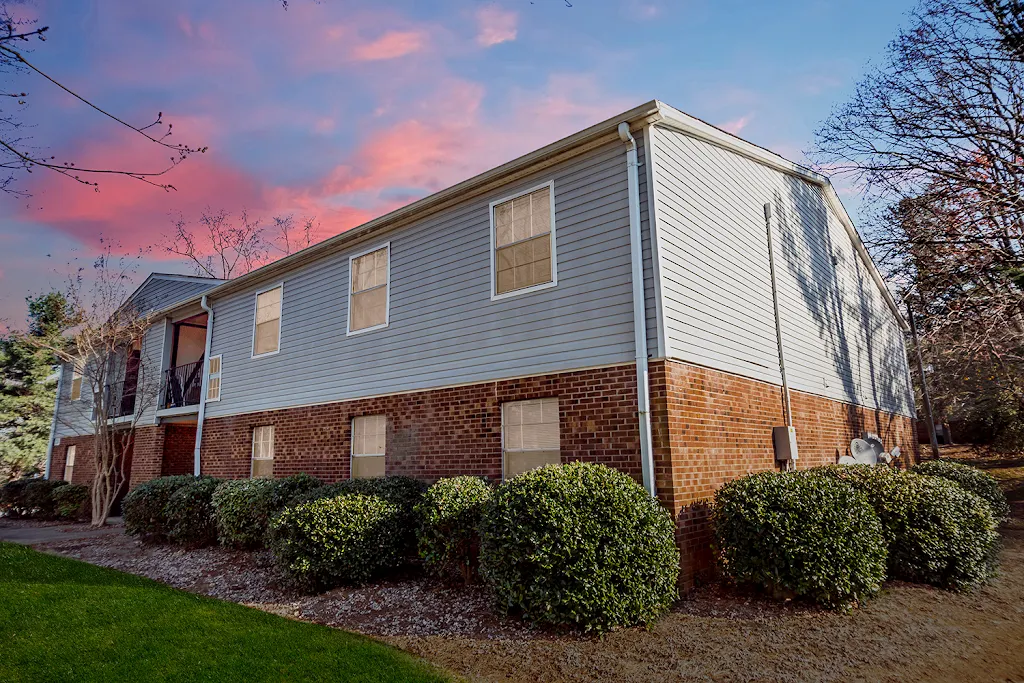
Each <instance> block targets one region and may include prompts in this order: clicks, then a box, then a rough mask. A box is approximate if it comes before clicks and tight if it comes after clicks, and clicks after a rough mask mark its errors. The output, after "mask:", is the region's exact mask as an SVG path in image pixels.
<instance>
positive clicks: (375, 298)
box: [348, 247, 390, 332]
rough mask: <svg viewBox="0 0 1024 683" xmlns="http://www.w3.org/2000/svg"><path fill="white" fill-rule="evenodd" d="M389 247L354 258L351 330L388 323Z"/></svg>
mask: <svg viewBox="0 0 1024 683" xmlns="http://www.w3.org/2000/svg"><path fill="white" fill-rule="evenodd" d="M389 251H390V250H389V248H388V247H382V248H381V249H377V250H376V251H371V252H370V253H369V254H363V255H362V256H357V257H356V258H354V259H352V261H351V265H350V269H349V270H350V273H349V275H350V277H351V278H352V286H351V288H350V290H351V295H350V298H349V325H348V329H349V332H357V331H359V330H366V329H369V328H371V327H382V326H384V325H387V324H388V259H389Z"/></svg>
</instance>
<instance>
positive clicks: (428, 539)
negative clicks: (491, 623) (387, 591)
mask: <svg viewBox="0 0 1024 683" xmlns="http://www.w3.org/2000/svg"><path fill="white" fill-rule="evenodd" d="M492 492H493V489H492V488H491V487H490V486H489V485H488V484H487V482H485V481H484V480H483V479H481V478H479V477H453V478H451V479H439V480H438V481H437V482H435V483H434V485H433V486H431V487H430V488H428V489H427V491H426V493H425V494H423V500H422V501H421V502H420V503H419V504H418V505H417V506H416V513H417V514H418V515H419V518H420V526H419V532H418V541H419V553H420V559H422V560H423V565H424V567H425V568H426V570H427V571H428V572H430V573H432V574H434V575H436V576H438V577H440V578H444V579H449V578H453V577H459V578H461V579H462V580H463V581H464V582H466V583H469V582H470V581H471V580H472V578H473V575H474V574H475V573H476V565H477V560H478V559H479V553H480V518H481V515H482V514H483V510H484V506H485V505H486V504H487V503H488V502H489V501H490V500H491V495H492Z"/></svg>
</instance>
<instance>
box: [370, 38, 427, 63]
mask: <svg viewBox="0 0 1024 683" xmlns="http://www.w3.org/2000/svg"><path fill="white" fill-rule="evenodd" d="M426 43H427V39H426V35H425V34H424V33H423V32H421V31H388V32H387V33H385V34H384V35H382V36H381V37H380V38H378V39H377V40H374V41H371V42H369V43H365V44H363V45H357V46H356V47H354V48H353V49H352V58H353V59H355V60H356V61H360V62H372V61H377V60H381V59H397V58H399V57H405V56H407V55H411V54H413V53H415V52H419V51H420V50H422V49H423V48H424V47H425V46H426Z"/></svg>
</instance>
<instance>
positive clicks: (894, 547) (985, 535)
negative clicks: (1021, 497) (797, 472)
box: [804, 465, 999, 590]
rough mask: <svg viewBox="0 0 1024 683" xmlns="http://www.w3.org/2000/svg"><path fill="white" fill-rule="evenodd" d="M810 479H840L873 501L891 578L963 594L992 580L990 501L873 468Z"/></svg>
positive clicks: (931, 480)
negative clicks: (953, 590) (887, 553)
mask: <svg viewBox="0 0 1024 683" xmlns="http://www.w3.org/2000/svg"><path fill="white" fill-rule="evenodd" d="M804 476H805V477H807V478H809V479H815V478H816V479H823V478H831V479H839V480H842V481H844V482H847V483H849V484H851V485H853V486H854V487H855V488H856V489H857V490H858V491H860V492H862V493H863V494H864V495H865V496H866V497H867V500H868V502H869V503H870V504H871V506H872V507H873V508H874V510H875V513H876V514H877V516H878V519H879V521H880V522H881V523H882V529H883V533H884V534H885V539H886V544H887V546H888V549H889V559H888V576H889V577H890V578H898V579H904V580H906V581H916V582H920V583H929V584H933V585H936V586H940V587H944V588H953V589H957V590H961V589H966V588H970V587H972V586H975V585H977V584H979V583H981V582H983V581H985V580H986V579H988V578H989V577H990V576H991V575H992V573H993V571H994V568H995V563H996V559H997V553H998V549H999V534H998V532H997V531H996V521H995V518H993V517H992V513H991V511H990V510H989V507H988V505H987V504H986V503H985V501H984V500H982V499H981V498H979V497H978V496H976V495H974V494H973V493H968V492H967V491H964V490H963V489H962V488H960V487H959V486H957V485H956V484H954V483H953V482H951V481H948V480H945V479H940V478H938V477H929V476H925V475H922V474H915V473H913V472H903V471H900V470H896V469H894V468H890V467H877V466H876V467H871V466H868V465H831V466H828V467H821V468H816V469H813V470H809V471H808V472H807V473H806V474H805V475H804Z"/></svg>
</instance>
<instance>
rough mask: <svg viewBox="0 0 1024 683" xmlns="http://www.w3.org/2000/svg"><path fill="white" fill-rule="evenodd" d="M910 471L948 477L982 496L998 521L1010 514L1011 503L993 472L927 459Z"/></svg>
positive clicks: (957, 463) (967, 489) (964, 488)
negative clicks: (1008, 501)
mask: <svg viewBox="0 0 1024 683" xmlns="http://www.w3.org/2000/svg"><path fill="white" fill-rule="evenodd" d="M910 471H911V472H915V473H917V474H927V475H928V476H931V477H942V478H943V479H948V480H949V481H951V482H953V483H954V484H956V485H957V486H959V487H960V488H962V489H963V490H965V491H969V492H970V493H973V494H974V495H976V496H978V497H980V498H981V499H982V500H984V501H985V502H986V503H987V504H988V507H989V509H990V510H991V511H992V516H993V517H995V519H996V522H1002V521H1003V520H1005V519H1007V518H1009V516H1010V505H1009V504H1008V503H1007V502H1006V495H1005V494H1004V493H1003V490H1002V489H1001V488H999V482H998V481H997V480H996V478H995V477H993V476H992V475H991V474H989V473H988V472H982V471H981V470H979V469H978V468H977V467H971V466H970V465H964V464H962V463H959V462H953V461H951V460H926V461H925V462H922V463H920V464H917V465H914V466H913V467H911V468H910Z"/></svg>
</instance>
